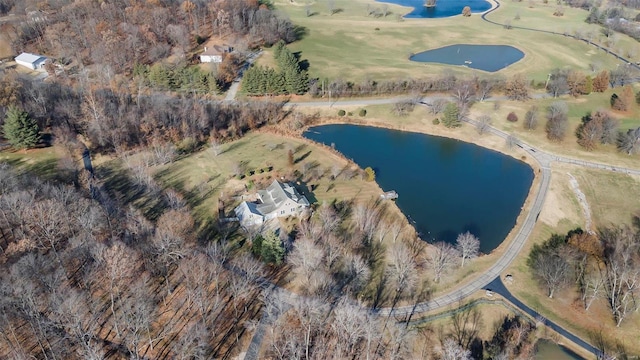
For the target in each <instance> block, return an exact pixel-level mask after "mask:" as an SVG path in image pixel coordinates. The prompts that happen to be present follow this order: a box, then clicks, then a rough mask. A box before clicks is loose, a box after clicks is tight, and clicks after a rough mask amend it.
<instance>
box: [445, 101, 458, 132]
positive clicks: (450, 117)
mask: <svg viewBox="0 0 640 360" xmlns="http://www.w3.org/2000/svg"><path fill="white" fill-rule="evenodd" d="M442 123H443V124H444V126H446V127H448V128H452V127H458V126H460V110H459V109H458V105H456V104H454V103H448V104H447V106H446V107H445V108H444V116H443V117H442Z"/></svg>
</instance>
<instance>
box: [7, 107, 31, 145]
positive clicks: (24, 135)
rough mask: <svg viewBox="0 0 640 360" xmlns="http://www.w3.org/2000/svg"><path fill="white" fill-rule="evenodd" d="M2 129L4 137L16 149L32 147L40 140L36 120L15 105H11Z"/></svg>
mask: <svg viewBox="0 0 640 360" xmlns="http://www.w3.org/2000/svg"><path fill="white" fill-rule="evenodd" d="M2 130H3V132H4V137H5V138H6V139H7V141H9V143H10V144H11V146H13V147H14V148H16V149H28V148H32V147H34V146H36V145H37V144H38V142H39V141H40V129H39V128H38V123H37V122H36V120H35V119H33V118H31V117H30V116H29V114H28V113H27V112H25V111H22V110H21V109H19V108H17V107H15V106H11V107H9V110H8V111H7V115H6V118H5V122H4V126H3V128H2Z"/></svg>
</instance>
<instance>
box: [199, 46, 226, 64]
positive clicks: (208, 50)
mask: <svg viewBox="0 0 640 360" xmlns="http://www.w3.org/2000/svg"><path fill="white" fill-rule="evenodd" d="M231 50H232V49H231V47H229V46H220V45H214V46H212V47H207V46H205V47H204V52H203V53H202V54H200V62H203V63H210V62H212V63H216V64H219V63H221V62H222V60H224V57H225V56H226V55H227V54H228V53H230V52H231Z"/></svg>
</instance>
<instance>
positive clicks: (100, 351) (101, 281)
mask: <svg viewBox="0 0 640 360" xmlns="http://www.w3.org/2000/svg"><path fill="white" fill-rule="evenodd" d="M114 195H116V194H114V193H113V192H112V189H110V188H109V187H107V186H105V184H104V183H102V181H101V180H99V179H93V180H91V181H90V183H89V186H77V185H76V186H73V185H66V184H57V183H50V182H42V181H40V180H38V179H37V178H36V177H35V176H33V174H30V173H24V174H21V173H18V172H16V171H14V170H12V169H11V168H9V167H8V166H7V165H4V164H3V165H1V166H0V209H1V210H0V237H1V240H0V250H1V251H0V268H1V269H2V271H1V272H0V273H1V274H0V279H1V281H2V284H3V286H2V287H1V288H0V319H1V321H0V328H1V331H0V333H1V334H2V336H0V357H2V358H16V359H17V358H27V357H28V358H31V357H33V358H42V359H47V358H49V359H51V358H64V359H103V358H131V359H145V358H181V359H187V358H189V359H205V358H218V357H228V356H229V354H235V353H237V352H238V349H237V348H236V347H235V345H234V344H237V343H238V342H240V341H242V340H243V337H244V336H246V335H245V334H246V328H245V325H246V324H247V322H249V321H250V320H251V319H254V318H255V317H256V316H257V315H256V314H257V313H258V311H259V309H260V307H261V303H260V301H259V294H260V292H261V290H260V288H259V286H258V285H259V282H258V281H257V280H256V279H257V277H259V276H262V275H263V274H264V272H265V270H264V268H263V265H262V264H261V263H260V262H259V261H257V260H255V259H253V258H252V257H251V256H236V257H233V256H231V253H230V250H231V248H230V247H229V246H228V243H227V242H226V241H225V240H224V239H225V235H224V234H228V232H229V230H225V229H223V228H219V229H218V234H219V235H218V237H217V239H218V240H219V241H201V240H202V239H200V238H199V236H198V235H197V234H198V232H197V231H196V224H195V222H194V220H193V218H192V217H191V214H190V210H188V208H186V207H185V201H184V200H183V199H182V198H181V197H180V195H178V194H177V193H175V192H171V191H159V192H158V193H157V199H158V201H160V202H162V203H163V206H162V209H163V210H162V212H161V214H160V215H159V216H158V217H157V218H155V219H154V220H150V219H148V218H146V217H145V216H143V215H142V214H141V213H140V212H138V211H137V210H134V209H132V208H129V207H127V206H124V204H123V203H122V202H121V201H120V198H119V197H118V196H114ZM238 269H241V270H242V271H239V270H238Z"/></svg>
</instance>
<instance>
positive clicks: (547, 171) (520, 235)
mask: <svg viewBox="0 0 640 360" xmlns="http://www.w3.org/2000/svg"><path fill="white" fill-rule="evenodd" d="M389 100H391V99H389ZM393 100H394V101H397V99H393ZM423 105H428V104H426V103H423ZM463 120H464V121H465V122H466V123H469V124H471V125H476V124H477V121H475V120H473V119H471V118H468V117H465V118H464V119H463ZM487 132H489V133H491V134H494V135H496V136H499V137H501V138H503V139H505V140H506V139H507V138H508V137H509V136H510V135H509V134H507V133H505V132H504V131H501V130H498V129H496V128H494V127H489V129H488V131H487ZM515 146H518V147H520V148H522V149H523V150H524V151H526V152H527V153H528V154H529V155H530V156H531V157H532V158H533V159H535V160H536V161H537V162H538V163H539V164H540V182H539V184H538V188H537V191H536V195H535V197H534V200H533V204H532V205H531V208H530V209H529V211H528V212H527V215H526V217H525V219H524V222H523V223H522V224H521V225H520V226H519V228H518V230H517V233H516V235H515V237H514V239H513V240H512V241H511V243H509V245H508V247H507V249H506V251H505V252H504V254H503V255H502V256H501V257H500V258H499V259H498V260H497V261H496V263H494V264H493V265H492V266H491V267H490V268H489V269H488V270H487V271H486V272H484V273H483V274H482V275H480V276H479V277H477V278H475V279H473V280H472V281H471V282H469V283H467V284H465V285H464V286H462V287H461V288H459V289H457V290H454V291H452V292H450V293H448V294H444V295H441V296H439V297H437V298H434V299H432V300H429V301H426V302H422V303H419V304H417V305H411V306H402V307H396V308H394V309H391V308H381V309H378V310H377V312H378V314H380V315H397V316H408V315H410V314H413V315H416V314H419V313H424V312H428V311H432V310H436V309H439V308H442V307H445V306H449V305H454V304H457V303H458V302H460V301H461V300H463V299H464V298H466V297H468V296H470V295H472V294H474V293H475V292H477V291H479V290H482V289H487V288H492V289H496V290H498V289H500V288H499V287H498V285H497V283H496V280H497V281H500V275H501V274H502V273H503V272H504V271H505V270H506V268H507V267H508V266H509V265H510V264H511V262H513V260H514V259H515V258H516V256H518V254H519V253H520V251H521V250H522V248H523V246H524V244H525V243H526V241H527V239H528V238H529V235H531V232H532V231H533V228H534V226H535V224H536V222H537V221H538V217H539V215H540V211H541V210H542V206H543V205H544V201H545V198H546V195H547V192H548V190H549V184H550V182H551V168H550V166H551V163H552V162H554V161H556V162H563V163H569V164H574V165H578V166H584V167H591V168H597V169H602V170H609V171H616V172H621V173H627V174H634V175H640V170H638V169H630V168H623V167H617V166H611V165H607V164H600V163H595V162H589V161H582V160H576V159H571V158H566V157H561V156H556V155H552V154H549V153H547V152H544V151H541V150H539V149H536V148H534V147H532V146H530V145H528V144H527V143H525V142H522V141H520V140H517V139H516V140H515ZM500 284H501V282H500ZM278 290H279V292H280V293H282V298H283V299H284V298H288V299H286V300H283V301H285V302H287V303H290V301H291V299H292V298H294V297H296V296H297V295H295V294H291V293H289V292H288V291H286V290H284V289H278ZM500 294H501V295H503V296H505V298H507V299H508V300H510V301H511V302H512V303H514V305H516V306H518V307H519V308H521V309H522V310H523V311H525V312H527V313H530V314H531V312H533V310H531V309H530V308H529V307H527V306H526V305H524V304H523V303H522V302H520V301H518V300H517V299H515V298H514V297H513V296H512V295H511V294H510V293H508V291H506V289H505V291H501V292H500ZM533 313H535V312H533ZM532 316H534V317H535V316H537V313H536V315H532ZM264 321H265V322H267V323H268V322H269V321H272V320H271V319H270V318H269V319H265V320H264ZM261 323H262V320H261ZM549 326H550V327H551V328H553V329H554V330H555V331H557V332H559V333H560V334H562V335H563V336H565V337H566V338H568V339H570V340H572V341H574V342H576V344H577V345H579V346H581V347H583V348H584V349H585V350H587V351H589V352H592V353H594V351H595V350H594V348H593V346H591V345H589V344H588V343H586V342H585V341H583V340H581V339H580V338H578V337H576V336H575V335H573V334H571V333H570V332H568V331H566V330H564V329H563V328H561V327H560V326H558V325H557V324H554V323H551V322H549ZM261 329H262V328H261V327H259V330H260V332H258V331H256V333H255V335H254V339H252V342H251V344H252V345H251V346H250V349H251V351H250V352H248V353H247V357H245V359H256V358H257V357H256V356H257V350H258V349H259V347H260V343H261V339H262V336H263V331H264V330H261ZM594 354H595V353H594Z"/></svg>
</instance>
